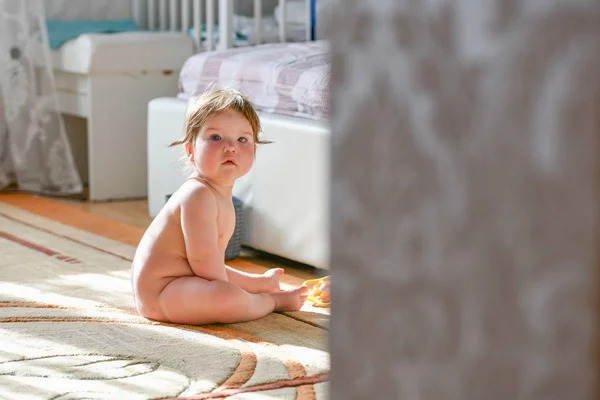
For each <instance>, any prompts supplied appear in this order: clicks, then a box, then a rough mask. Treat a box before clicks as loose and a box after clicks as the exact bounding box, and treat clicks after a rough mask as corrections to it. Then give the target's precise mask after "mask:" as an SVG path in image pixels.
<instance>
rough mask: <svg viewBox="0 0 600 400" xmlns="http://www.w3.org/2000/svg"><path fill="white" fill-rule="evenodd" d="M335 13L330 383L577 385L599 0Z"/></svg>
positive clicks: (442, 390) (477, 392)
mask: <svg viewBox="0 0 600 400" xmlns="http://www.w3.org/2000/svg"><path fill="white" fill-rule="evenodd" d="M338 3H339V4H338V5H341V4H342V0H338ZM336 10H337V11H336V15H335V22H334V28H333V30H334V33H333V49H334V55H333V83H332V88H333V113H334V117H333V127H332V130H333V145H332V147H333V148H332V151H333V153H332V154H333V155H332V158H333V161H332V225H331V226H332V227H333V229H332V275H333V285H334V286H333V305H334V307H333V310H332V313H333V317H332V335H331V351H332V382H333V385H332V397H333V398H334V399H369V398H372V399H375V398H393V399H402V400H413V399H424V400H430V399H431V400H439V399H444V400H459V399H460V400H465V399H486V400H489V399H502V400H504V399H544V400H552V399H557V400H558V399H591V398H595V394H596V387H595V385H596V381H597V377H598V373H597V366H596V361H597V359H598V357H597V352H596V350H595V346H596V341H597V339H598V335H597V333H596V332H597V330H596V316H597V315H598V311H597V305H598V303H597V300H596V291H597V285H596V284H597V281H598V278H597V268H598V262H597V254H598V243H599V242H598V227H599V221H598V217H599V213H598V210H599V207H600V199H599V198H598V188H597V183H598V182H599V180H600V175H599V170H598V156H599V155H598V140H597V137H598V134H599V129H598V128H599V126H600V124H599V121H600V118H599V117H598V112H599V110H600V106H599V103H598V101H597V100H598V99H597V97H598V92H599V84H598V76H599V75H600V2H598V1H577V0H562V1H559V0H454V1H444V0H427V1H425V0H412V1H409V0H397V1H396V0H381V1H376V2H375V1H372V2H371V1H369V2H367V1H362V0H343V7H339V6H338V7H337V8H336Z"/></svg>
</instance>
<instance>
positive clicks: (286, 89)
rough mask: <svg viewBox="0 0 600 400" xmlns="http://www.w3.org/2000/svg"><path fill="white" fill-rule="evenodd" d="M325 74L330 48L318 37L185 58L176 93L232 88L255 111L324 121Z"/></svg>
mask: <svg viewBox="0 0 600 400" xmlns="http://www.w3.org/2000/svg"><path fill="white" fill-rule="evenodd" d="M330 77H331V57H330V48H329V43H328V42H327V41H324V40H321V41H313V42H302V43H269V44H262V45H258V46H247V47H238V48H233V49H229V50H224V51H212V52H204V53H199V54H196V55H194V56H192V57H190V58H189V59H188V60H187V61H186V62H185V64H184V65H183V67H182V69H181V72H180V75H179V94H178V97H179V98H181V99H189V98H190V97H192V96H195V95H198V94H201V93H202V92H204V91H206V90H207V89H209V88H225V87H227V88H236V89H239V90H240V91H241V92H242V93H244V94H245V95H246V96H248V98H249V99H250V101H252V103H253V104H254V106H255V107H256V109H257V110H259V111H263V112H269V113H275V114H281V115H289V116H293V117H300V118H307V119H313V120H328V119H329V113H330V104H329V98H330V96H329V81H330Z"/></svg>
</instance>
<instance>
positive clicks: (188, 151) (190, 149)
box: [183, 140, 194, 158]
mask: <svg viewBox="0 0 600 400" xmlns="http://www.w3.org/2000/svg"><path fill="white" fill-rule="evenodd" d="M183 145H184V146H185V154H186V155H187V156H188V158H190V157H192V156H193V154H194V146H192V142H191V141H189V140H188V141H186V142H185V143H184V144H183Z"/></svg>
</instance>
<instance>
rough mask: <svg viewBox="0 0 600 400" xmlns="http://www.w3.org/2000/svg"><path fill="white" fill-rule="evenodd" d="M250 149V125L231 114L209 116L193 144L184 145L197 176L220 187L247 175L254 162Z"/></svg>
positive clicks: (235, 114) (227, 112) (235, 112)
mask: <svg viewBox="0 0 600 400" xmlns="http://www.w3.org/2000/svg"><path fill="white" fill-rule="evenodd" d="M254 149H255V147H254V140H253V136H252V127H251V126H250V123H249V122H248V120H247V119H246V118H244V116H243V115H242V114H240V113H238V112H237V111H234V110H224V111H221V112H220V113H219V114H216V115H213V116H211V117H210V118H209V119H208V120H207V121H206V123H205V124H204V126H203V127H202V129H201V130H200V132H199V134H198V136H197V138H196V141H195V143H194V144H193V145H191V144H188V145H186V150H187V152H188V157H189V158H190V161H191V162H192V163H193V164H194V166H195V167H196V168H197V170H198V172H200V174H202V175H203V176H205V177H206V178H208V179H210V180H211V181H213V182H215V183H218V184H222V185H232V184H233V183H234V182H235V180H236V179H237V178H239V177H241V176H243V175H245V174H247V173H248V171H249V170H250V168H251V167H252V163H253V162H254Z"/></svg>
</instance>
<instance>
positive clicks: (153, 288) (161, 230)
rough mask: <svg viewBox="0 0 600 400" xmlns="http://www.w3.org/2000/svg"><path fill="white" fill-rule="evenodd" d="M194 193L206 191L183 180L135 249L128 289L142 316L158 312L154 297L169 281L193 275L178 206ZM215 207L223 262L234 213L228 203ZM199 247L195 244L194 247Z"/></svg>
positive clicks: (219, 201) (231, 231)
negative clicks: (131, 290) (130, 287)
mask: <svg viewBox="0 0 600 400" xmlns="http://www.w3.org/2000/svg"><path fill="white" fill-rule="evenodd" d="M199 185H200V186H199ZM195 190H206V187H205V186H204V185H203V184H202V183H201V182H198V181H196V180H190V181H186V182H185V183H184V184H183V185H182V187H181V188H180V189H179V190H178V191H177V192H176V193H175V194H173V196H172V197H171V198H170V199H169V201H168V202H167V204H165V206H164V207H163V209H162V210H161V211H160V212H159V214H158V215H157V216H156V217H155V218H154V220H153V221H152V223H151V224H150V226H149V227H148V229H147V230H146V232H145V233H144V235H143V237H142V239H141V241H140V243H139V245H138V247H137V250H136V253H135V257H134V260H133V265H132V286H133V293H134V296H135V299H136V303H137V307H138V309H139V310H140V311H141V309H144V310H145V312H144V314H145V315H153V314H156V313H157V312H159V310H158V308H159V306H158V304H157V301H158V296H159V294H160V293H161V291H162V290H163V289H164V288H165V286H167V285H168V284H169V283H170V282H171V281H172V280H174V279H176V278H179V277H183V276H195V275H197V274H196V273H195V272H194V270H193V269H192V267H191V265H190V262H189V260H188V254H189V251H188V249H186V240H185V238H184V233H183V232H184V231H183V229H182V220H181V206H182V205H185V204H186V203H187V202H188V201H189V199H190V197H191V196H192V195H193V193H194V191H195ZM216 204H217V208H218V212H217V218H216V221H215V224H216V232H217V235H218V239H217V240H218V249H219V252H220V255H221V257H222V258H223V259H224V253H225V248H226V247H227V243H228V242H229V239H230V238H231V235H232V234H233V228H234V227H235V212H234V210H233V206H232V205H231V202H229V204H227V203H226V202H223V201H222V200H220V199H219V200H217V202H216ZM187 223H190V221H187ZM188 243H189V242H188ZM202 245H203V243H197V246H202ZM223 261H224V260H223ZM223 268H225V265H224V263H223ZM149 308H150V309H149ZM154 309H156V310H154Z"/></svg>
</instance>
